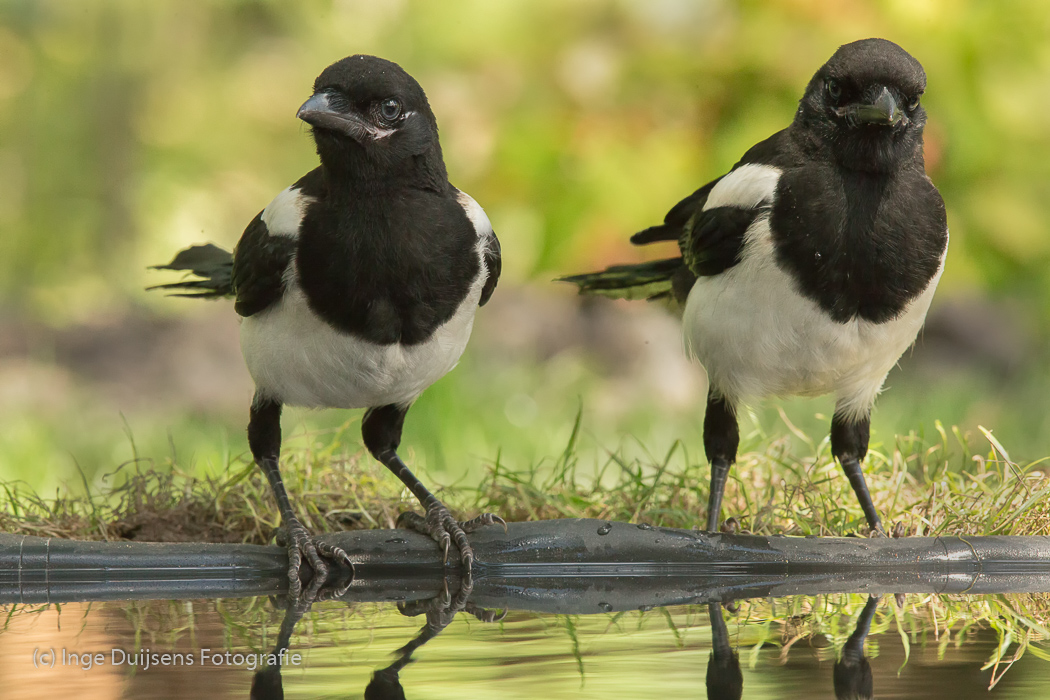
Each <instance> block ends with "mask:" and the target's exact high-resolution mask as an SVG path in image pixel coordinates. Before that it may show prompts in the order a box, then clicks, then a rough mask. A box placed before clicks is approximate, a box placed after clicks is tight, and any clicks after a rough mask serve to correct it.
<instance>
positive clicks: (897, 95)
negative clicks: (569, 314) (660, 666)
mask: <svg viewBox="0 0 1050 700" xmlns="http://www.w3.org/2000/svg"><path fill="white" fill-rule="evenodd" d="M925 89H926V74H925V72H924V71H923V68H922V66H921V65H920V64H919V62H918V61H917V60H915V59H914V58H913V57H912V56H911V55H910V54H908V53H907V52H906V51H905V50H904V49H902V48H901V47H899V46H897V45H896V44H894V43H892V42H890V41H886V40H884V39H865V40H862V41H856V42H853V43H850V44H846V45H844V46H841V47H840V48H839V49H838V50H837V51H835V53H834V55H832V57H831V58H830V59H829V60H828V62H827V63H825V64H824V65H823V66H822V67H821V68H820V70H818V71H817V72H816V74H815V75H814V76H813V78H812V79H811V80H810V81H809V84H808V85H807V87H806V90H805V94H804V95H803V96H802V99H801V100H800V101H799V105H798V109H797V111H796V112H795V116H794V119H793V120H792V122H791V124H790V126H788V127H787V128H786V129H783V130H781V131H778V132H777V133H775V134H773V135H772V136H771V137H769V138H768V139H766V140H764V141H761V142H759V143H757V144H755V145H754V146H752V147H751V148H750V149H749V150H748V151H747V152H746V153H745V154H744V156H743V157H742V158H741V159H740V161H739V162H738V163H737V164H736V165H734V166H733V168H732V169H731V170H730V171H729V172H728V173H726V174H725V175H723V176H721V177H719V178H717V179H715V180H713V181H711V182H709V183H707V184H706V185H704V186H703V187H701V188H700V189H698V190H696V191H695V192H693V193H692V194H691V195H689V196H688V197H686V198H685V199H683V200H682V201H680V202H679V203H678V204H676V205H675V206H674V207H673V208H671V210H670V212H668V214H667V216H666V217H665V218H664V222H663V223H662V224H660V225H658V226H653V227H651V228H647V229H645V230H644V231H641V232H639V233H636V234H634V236H632V238H631V241H632V242H633V243H635V244H638V245H642V244H649V243H654V242H658V241H675V242H677V244H678V248H679V253H680V254H679V255H678V256H677V257H674V258H669V259H664V260H657V261H653V262H647V263H641V264H637V265H620V266H615V267H610V268H608V269H607V270H605V271H602V272H597V273H591V274H582V275H575V276H571V277H566V278H563V279H564V280H566V281H569V282H574V283H575V284H577V285H578V287H579V290H580V293H582V294H600V295H604V296H611V297H616V298H628V299H636V298H643V297H645V298H649V299H658V300H664V301H665V302H666V303H667V304H668V305H669V306H671V307H672V308H674V309H675V310H677V311H678V312H680V313H681V314H682V322H683V335H684V339H685V345H686V349H687V351H688V352H689V353H690V354H691V355H693V356H694V357H695V358H696V359H697V360H699V362H700V363H701V364H702V365H703V366H704V368H705V370H706V371H707V375H708V381H709V390H708V397H707V411H706V415H705V417H704V451H705V453H706V455H707V459H708V461H709V463H710V465H711V491H710V497H709V501H708V513H707V529H708V530H709V531H714V530H715V529H716V527H717V524H718V519H719V514H720V510H721V503H722V492H723V490H724V489H725V483H726V479H727V477H728V474H729V468H730V465H732V464H733V462H734V461H735V460H736V452H737V447H738V445H739V430H738V427H737V418H736V410H737V407H738V406H739V405H740V404H741V403H742V402H746V401H752V400H755V399H760V398H763V397H766V396H819V395H823V394H833V395H834V396H835V398H836V401H837V402H836V405H835V412H834V416H833V418H832V421H831V450H832V453H833V454H834V456H835V458H837V459H838V461H839V463H840V464H841V465H842V468H843V470H844V471H845V473H846V476H847V477H848V478H849V481H850V484H851V486H852V487H853V490H854V492H855V493H856V495H857V498H858V499H859V501H860V505H861V508H862V509H863V511H864V516H865V518H866V519H867V522H868V525H869V526H870V528H871V531H872V533H873V534H885V532H884V530H883V527H882V522H881V520H880V518H879V515H878V513H877V512H876V510H875V506H874V505H873V503H872V500H871V495H870V494H869V492H868V487H867V484H866V483H865V480H864V474H863V472H862V470H861V461H862V460H863V459H864V456H865V455H866V454H867V451H868V436H869V423H870V416H871V409H872V407H873V405H874V402H875V396H876V395H877V394H878V393H879V391H880V389H881V387H882V384H883V382H884V380H885V378H886V375H887V374H888V373H889V371H890V369H891V368H892V367H893V366H894V365H895V364H896V363H897V360H898V359H899V358H900V356H901V355H902V354H903V353H904V351H905V350H906V349H907V348H908V347H909V346H910V345H911V344H912V343H913V342H914V340H915V338H916V336H917V334H918V332H919V329H920V327H921V326H922V323H923V320H924V319H925V317H926V312H927V309H928V308H929V306H930V301H931V299H932V298H933V293H934V290H935V289H936V287H937V281H938V279H939V278H940V276H941V271H942V269H943V267H944V258H945V254H946V252H947V248H948V226H947V218H946V215H945V208H944V202H943V200H942V199H941V196H940V193H939V192H938V191H937V188H936V187H935V186H934V185H933V183H932V182H931V181H930V179H929V177H927V175H926V171H925V165H924V162H923V152H922V145H923V135H922V134H923V127H924V126H925V124H926V112H925V110H924V109H923V106H922V102H921V97H922V94H923V92H924V90H925Z"/></svg>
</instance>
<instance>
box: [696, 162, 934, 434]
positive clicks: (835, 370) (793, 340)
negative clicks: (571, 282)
mask: <svg viewBox="0 0 1050 700" xmlns="http://www.w3.org/2000/svg"><path fill="white" fill-rule="evenodd" d="M767 183H768V181H767ZM719 184H721V183H719ZM716 187H717V186H716ZM774 189H775V180H774V181H773V187H772V188H770V190H769V192H770V197H771V195H772V190H774ZM713 193H714V192H713V191H712V194H713ZM943 266H944V258H943V257H942V258H941V267H940V268H939V269H938V271H937V274H936V275H934V277H933V279H932V280H931V281H930V284H929V286H927V288H926V289H925V290H924V291H923V293H922V294H920V295H919V296H918V297H916V298H915V299H913V300H912V301H911V302H910V303H909V304H908V306H907V307H905V309H904V311H903V312H902V313H901V315H900V316H898V317H897V318H895V319H893V320H891V321H888V322H885V323H871V322H869V321H865V320H861V319H854V320H851V321H849V322H847V323H845V324H842V323H837V322H835V321H833V320H832V319H831V318H830V317H828V315H827V314H826V313H825V312H824V311H823V310H822V309H821V308H820V307H819V305H818V304H817V303H816V302H815V301H812V300H810V299H808V298H806V297H804V296H802V295H801V294H800V293H799V292H798V291H797V286H796V284H795V282H794V280H793V279H792V278H791V277H790V276H789V275H788V274H787V273H786V272H785V271H784V270H782V269H781V268H780V267H778V266H777V264H776V262H775V251H774V244H773V239H772V236H771V232H770V227H769V216H768V214H764V215H762V216H760V217H759V218H758V219H756V220H755V222H754V223H753V224H752V225H751V227H750V228H749V229H748V231H747V234H746V236H745V242H744V249H743V252H742V255H741V262H740V263H738V264H737V265H735V266H734V267H732V268H730V269H728V270H726V271H725V272H723V273H722V274H720V275H715V276H712V277H701V278H699V279H698V280H697V282H696V284H695V285H694V286H693V288H692V290H691V291H690V293H689V298H688V300H687V301H686V308H685V313H684V316H683V322H684V336H685V342H686V347H687V349H688V351H689V352H690V353H692V354H693V355H694V356H696V358H697V359H698V360H699V361H700V362H701V364H703V366H704V368H705V369H706V370H707V374H708V379H709V381H710V383H711V386H712V388H714V389H715V390H716V391H717V392H720V393H721V394H722V395H724V396H726V397H727V398H730V399H732V400H736V401H739V400H742V401H747V400H749V399H757V398H762V397H766V396H771V395H779V396H790V395H801V396H819V395H822V394H828V393H834V394H835V395H836V397H837V398H838V400H839V410H841V411H844V412H845V413H846V414H847V415H849V416H851V417H856V418H859V417H860V416H863V415H865V414H866V413H867V412H868V411H869V410H870V409H871V406H872V404H873V403H874V401H875V396H876V395H877V394H878V392H879V389H880V388H881V387H882V383H883V381H884V380H885V378H886V375H887V373H889V371H890V369H892V368H893V366H894V365H895V364H896V363H897V360H898V359H900V356H901V355H902V354H903V353H904V351H905V350H907V349H908V347H909V346H910V345H911V344H912V343H913V342H914V341H915V337H916V335H917V334H918V332H919V329H920V328H921V326H922V323H923V320H924V319H925V317H926V312H927V310H928V309H929V306H930V302H931V300H932V299H933V293H934V291H935V289H936V287H937V282H938V280H939V278H940V274H941V269H943Z"/></svg>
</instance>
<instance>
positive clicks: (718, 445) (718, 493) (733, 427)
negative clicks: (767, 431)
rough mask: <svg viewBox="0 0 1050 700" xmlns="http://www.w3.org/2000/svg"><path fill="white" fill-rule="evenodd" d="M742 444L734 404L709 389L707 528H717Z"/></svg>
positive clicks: (705, 435)
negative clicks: (727, 483) (730, 475)
mask: <svg viewBox="0 0 1050 700" xmlns="http://www.w3.org/2000/svg"><path fill="white" fill-rule="evenodd" d="M739 444H740V430H739V428H737V424H736V412H735V410H734V407H733V405H732V404H731V403H730V402H729V401H728V400H726V399H725V398H723V397H722V396H719V395H717V394H716V393H715V392H714V391H710V392H709V393H708V395H707V415H705V416H704V452H706V453H707V461H708V462H709V463H710V464H711V495H710V496H709V497H708V501H707V531H708V532H717V531H718V519H719V516H720V515H721V512H722V493H723V492H724V491H725V488H726V480H727V479H728V478H729V467H730V466H731V465H732V464H733V462H735V461H736V448H737V447H738V446H739Z"/></svg>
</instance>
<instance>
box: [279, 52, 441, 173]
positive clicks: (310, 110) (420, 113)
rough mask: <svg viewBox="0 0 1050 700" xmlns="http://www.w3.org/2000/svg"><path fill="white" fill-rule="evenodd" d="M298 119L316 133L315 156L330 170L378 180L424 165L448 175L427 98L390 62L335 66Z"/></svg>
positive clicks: (351, 60)
mask: <svg viewBox="0 0 1050 700" xmlns="http://www.w3.org/2000/svg"><path fill="white" fill-rule="evenodd" d="M297 116H298V117H299V118H300V119H302V120H303V121H304V122H306V123H307V124H309V125H310V126H312V127H313V134H314V141H315V142H316V143H317V153H318V155H319V156H320V157H321V162H322V163H324V165H325V167H326V168H328V169H330V170H335V171H344V170H345V171H349V172H352V173H358V174H363V175H369V176H375V175H381V174H382V173H384V172H392V171H397V170H398V169H399V168H404V167H406V166H405V164H406V163H409V162H412V161H413V160H422V161H430V165H431V167H432V168H439V169H440V170H441V171H442V172H443V171H444V165H443V161H442V158H441V146H440V145H439V143H438V131H437V120H436V119H435V118H434V113H433V112H432V111H431V109H430V104H429V103H428V102H427V96H426V94H425V93H424V92H423V88H421V87H420V86H419V83H417V82H416V81H415V79H414V78H413V77H412V76H411V75H409V74H408V73H406V72H405V71H404V70H403V69H402V68H401V66H399V65H397V64H396V63H392V62H391V61H387V60H384V59H382V58H377V57H375V56H363V55H357V56H350V57H348V58H344V59H343V60H341V61H337V62H335V63H333V64H332V65H330V66H328V67H327V68H325V70H324V72H323V73H321V75H319V76H318V77H317V80H316V81H314V94H313V95H312V96H311V97H310V99H308V100H307V101H306V102H304V103H303V105H302V107H300V108H299V112H298V115H297Z"/></svg>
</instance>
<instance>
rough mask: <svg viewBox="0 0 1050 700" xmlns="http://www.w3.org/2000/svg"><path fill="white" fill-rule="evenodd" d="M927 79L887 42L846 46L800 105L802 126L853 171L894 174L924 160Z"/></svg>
mask: <svg viewBox="0 0 1050 700" xmlns="http://www.w3.org/2000/svg"><path fill="white" fill-rule="evenodd" d="M925 89H926V73H925V72H924V71H923V69H922V65H920V64H919V62H918V61H916V60H915V59H914V58H912V56H911V55H910V54H909V53H908V52H907V51H905V50H904V49H902V48H901V47H899V46H897V45H896V44H894V43H893V42H892V41H886V40H885V39H864V40H862V41H855V42H853V43H852V44H846V45H845V46H842V47H840V48H839V50H838V51H836V52H835V54H834V55H833V56H832V57H831V58H830V59H829V60H828V62H827V63H825V64H824V65H823V66H822V67H821V69H820V70H818V71H817V73H816V75H814V76H813V79H812V80H810V82H809V86H808V87H807V88H806V94H805V95H804V96H803V97H802V100H801V102H800V103H799V109H798V114H797V116H796V123H800V124H801V126H802V128H803V129H805V130H806V131H807V132H808V133H809V134H810V135H811V136H812V137H814V138H816V139H818V140H819V141H821V142H822V143H823V144H824V145H826V146H828V147H830V150H831V153H832V155H833V157H834V158H835V160H836V162H837V163H838V164H839V165H840V166H842V167H844V168H848V169H850V170H859V171H864V172H875V173H888V172H893V171H894V170H896V169H897V168H898V167H900V166H901V165H902V164H903V163H905V162H907V161H909V160H911V159H913V158H915V157H916V155H917V156H918V157H919V158H921V157H922V130H923V127H924V126H925V125H926V112H925V111H924V110H923V108H922V103H921V97H922V93H923V91H924V90H925Z"/></svg>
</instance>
